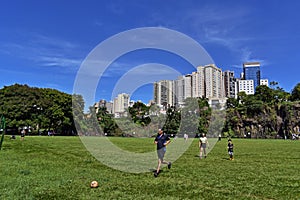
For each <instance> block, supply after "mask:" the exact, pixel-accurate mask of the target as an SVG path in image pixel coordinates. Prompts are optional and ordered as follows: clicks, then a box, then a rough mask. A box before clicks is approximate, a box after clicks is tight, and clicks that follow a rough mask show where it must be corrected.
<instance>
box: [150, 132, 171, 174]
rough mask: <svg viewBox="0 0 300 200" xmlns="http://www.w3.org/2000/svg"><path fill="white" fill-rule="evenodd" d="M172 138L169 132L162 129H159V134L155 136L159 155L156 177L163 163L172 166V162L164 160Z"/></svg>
mask: <svg viewBox="0 0 300 200" xmlns="http://www.w3.org/2000/svg"><path fill="white" fill-rule="evenodd" d="M170 142H171V140H170V138H169V136H168V135H167V134H165V133H164V132H163V130H162V129H158V134H157V136H156V137H155V140H154V143H155V144H156V150H157V157H158V165H157V169H156V171H155V172H154V177H157V176H158V174H159V172H160V167H161V164H167V165H168V169H170V168H171V162H167V161H165V160H164V156H165V153H166V150H167V148H166V146H167V145H168V144H170Z"/></svg>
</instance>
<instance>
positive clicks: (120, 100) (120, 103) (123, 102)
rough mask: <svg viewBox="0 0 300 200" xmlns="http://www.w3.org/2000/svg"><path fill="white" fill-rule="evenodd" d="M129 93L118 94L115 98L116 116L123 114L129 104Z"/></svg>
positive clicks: (114, 111) (114, 110)
mask: <svg viewBox="0 0 300 200" xmlns="http://www.w3.org/2000/svg"><path fill="white" fill-rule="evenodd" d="M129 98H130V97H129V94H125V93H122V94H118V96H117V97H116V98H115V99H114V104H113V105H114V109H113V113H114V114H115V116H122V115H123V114H124V113H125V111H126V109H127V108H128V106H129Z"/></svg>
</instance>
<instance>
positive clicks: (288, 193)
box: [0, 136, 300, 200]
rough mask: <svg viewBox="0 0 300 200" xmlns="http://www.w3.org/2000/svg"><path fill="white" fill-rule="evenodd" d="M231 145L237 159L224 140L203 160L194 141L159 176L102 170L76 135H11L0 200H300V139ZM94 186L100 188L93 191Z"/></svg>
mask: <svg viewBox="0 0 300 200" xmlns="http://www.w3.org/2000/svg"><path fill="white" fill-rule="evenodd" d="M111 140H112V141H113V142H114V143H115V144H118V145H119V146H120V147H121V148H123V149H128V150H130V151H132V150H133V148H132V147H133V146H134V147H135V148H134V150H135V151H137V152H144V149H147V150H153V148H154V146H153V139H146V138H145V139H133V138H111ZM233 143H234V147H235V149H234V153H235V160H234V161H230V160H228V155H227V149H226V145H227V141H226V140H225V139H223V140H222V141H220V142H217V143H216V145H215V146H214V148H213V150H212V151H211V152H210V153H209V154H208V157H207V158H206V159H202V160H200V159H199V158H198V157H196V155H198V148H197V147H198V143H197V140H195V141H194V142H193V144H192V145H191V146H190V148H189V149H188V150H187V151H186V152H185V153H184V154H183V155H182V156H181V157H180V158H179V159H178V160H176V161H175V162H173V165H172V168H171V169H170V170H168V169H166V168H163V172H162V173H161V174H160V175H159V177H157V178H154V177H153V174H152V173H151V172H149V173H140V174H132V173H125V172H121V171H118V170H114V169H111V168H109V167H107V166H105V165H103V164H101V163H100V162H99V161H98V160H96V159H95V158H94V157H93V156H91V154H90V153H89V152H88V151H87V150H86V149H85V147H84V145H83V144H82V143H81V140H80V138H78V137H47V136H40V137H38V136H36V137H35V136H30V137H25V140H24V141H20V138H19V137H17V139H16V140H10V139H9V137H8V136H7V137H6V138H5V140H4V142H3V146H2V150H1V151H0V199H1V200H6V199H12V200H15V199H22V200H23V199H59V200H64V199H143V200H145V199H300V141H291V140H286V141H285V140H255V139H252V140H248V139H233ZM139 148H140V149H139ZM166 158H167V157H166ZM155 167H156V166H153V168H155ZM92 180H97V181H98V182H99V185H100V187H98V188H94V189H92V188H90V187H89V184H90V182H91V181H92Z"/></svg>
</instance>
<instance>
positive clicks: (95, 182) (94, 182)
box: [91, 181, 99, 188]
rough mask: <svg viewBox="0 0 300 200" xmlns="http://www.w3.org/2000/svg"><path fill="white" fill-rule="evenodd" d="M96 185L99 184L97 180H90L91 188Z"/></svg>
mask: <svg viewBox="0 0 300 200" xmlns="http://www.w3.org/2000/svg"><path fill="white" fill-rule="evenodd" d="M98 186H99V184H98V182H97V181H92V182H91V188H96V187H98Z"/></svg>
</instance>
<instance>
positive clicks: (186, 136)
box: [183, 133, 189, 142]
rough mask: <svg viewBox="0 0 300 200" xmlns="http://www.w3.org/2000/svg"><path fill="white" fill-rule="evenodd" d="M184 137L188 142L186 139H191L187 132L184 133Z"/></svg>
mask: <svg viewBox="0 0 300 200" xmlns="http://www.w3.org/2000/svg"><path fill="white" fill-rule="evenodd" d="M183 138H184V141H185V142H186V141H187V140H188V139H189V135H188V134H186V133H185V134H184V135H183Z"/></svg>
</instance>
